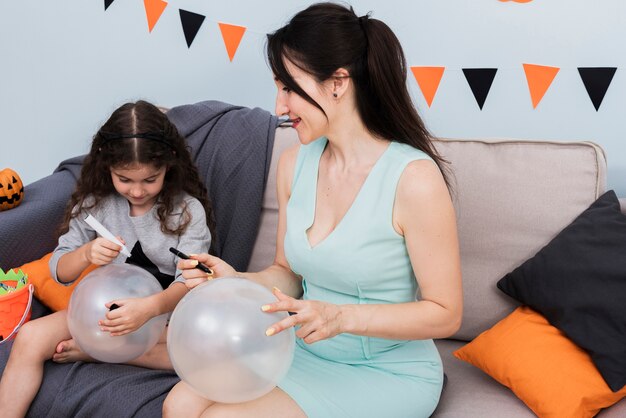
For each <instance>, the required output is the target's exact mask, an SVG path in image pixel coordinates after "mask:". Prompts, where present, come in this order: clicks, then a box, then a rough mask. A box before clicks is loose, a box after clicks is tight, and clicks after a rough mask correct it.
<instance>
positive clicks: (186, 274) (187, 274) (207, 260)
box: [177, 253, 237, 290]
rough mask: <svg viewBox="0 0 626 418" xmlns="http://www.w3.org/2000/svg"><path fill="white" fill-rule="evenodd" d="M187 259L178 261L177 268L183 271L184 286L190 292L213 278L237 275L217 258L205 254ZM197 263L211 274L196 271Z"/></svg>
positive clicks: (230, 267)
mask: <svg viewBox="0 0 626 418" xmlns="http://www.w3.org/2000/svg"><path fill="white" fill-rule="evenodd" d="M189 257H190V259H189V260H183V259H181V260H179V261H178V265H177V266H178V268H179V269H180V270H182V271H183V278H184V279H185V286H187V288H188V289H190V290H191V289H193V288H194V287H196V286H198V285H199V284H201V283H204V282H206V281H207V280H210V279H213V278H217V277H226V276H236V275H237V271H236V270H235V269H234V268H233V267H232V266H231V265H230V264H228V263H227V262H225V261H224V260H222V259H221V258H219V257H215V256H212V255H210V254H206V253H203V254H190V255H189ZM198 263H202V264H204V265H206V266H207V267H209V268H210V269H211V270H213V274H212V275H209V274H207V273H205V272H203V271H202V270H200V269H197V268H196V266H197V265H198Z"/></svg>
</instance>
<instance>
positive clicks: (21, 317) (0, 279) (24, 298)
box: [0, 269, 35, 344]
mask: <svg viewBox="0 0 626 418" xmlns="http://www.w3.org/2000/svg"><path fill="white" fill-rule="evenodd" d="M20 281H21V284H22V285H21V286H20ZM0 287H1V289H0V290H2V294H0V344H2V343H4V342H6V341H9V340H10V339H12V338H13V337H15V334H16V333H17V331H18V329H19V328H20V327H21V326H22V324H24V323H25V322H26V321H28V320H29V319H30V313H31V304H32V301H33V292H34V290H35V287H34V286H33V285H32V284H30V283H27V282H26V276H25V275H24V273H22V271H21V270H19V271H18V272H17V273H16V272H15V271H13V270H9V272H8V273H6V274H5V273H4V272H3V271H2V269H0Z"/></svg>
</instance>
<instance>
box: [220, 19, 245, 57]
mask: <svg viewBox="0 0 626 418" xmlns="http://www.w3.org/2000/svg"><path fill="white" fill-rule="evenodd" d="M219 26H220V31H222V38H224V45H225V46H226V52H227V53H228V58H229V59H230V61H231V62H232V61H233V58H234V57H235V52H237V48H238V47H239V43H240V42H241V38H243V34H244V33H245V31H246V28H245V26H237V25H229V24H228V23H219Z"/></svg>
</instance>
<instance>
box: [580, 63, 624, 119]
mask: <svg viewBox="0 0 626 418" xmlns="http://www.w3.org/2000/svg"><path fill="white" fill-rule="evenodd" d="M615 71H617V68H616V67H578V73H579V74H580V78H581V79H582V80H583V84H584V85H585V89H587V94H588V95H589V98H590V99H591V102H592V103H593V107H595V108H596V112H597V111H598V109H599V108H600V105H601V104H602V100H603V99H604V95H605V94H606V91H607V90H608V89H609V85H610V84H611V80H613V76H614V75H615Z"/></svg>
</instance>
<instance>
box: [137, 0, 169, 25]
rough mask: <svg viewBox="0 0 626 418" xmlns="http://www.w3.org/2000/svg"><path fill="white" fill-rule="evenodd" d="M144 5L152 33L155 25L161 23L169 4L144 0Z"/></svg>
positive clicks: (161, 0) (155, 0)
mask: <svg viewBox="0 0 626 418" xmlns="http://www.w3.org/2000/svg"><path fill="white" fill-rule="evenodd" d="M143 5H144V7H145V9H146V17H147V18H148V31H149V32H152V29H154V25H156V23H157V22H158V21H159V19H160V18H161V15H162V14H163V10H165V8H166V7H167V2H166V1H163V0H143Z"/></svg>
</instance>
